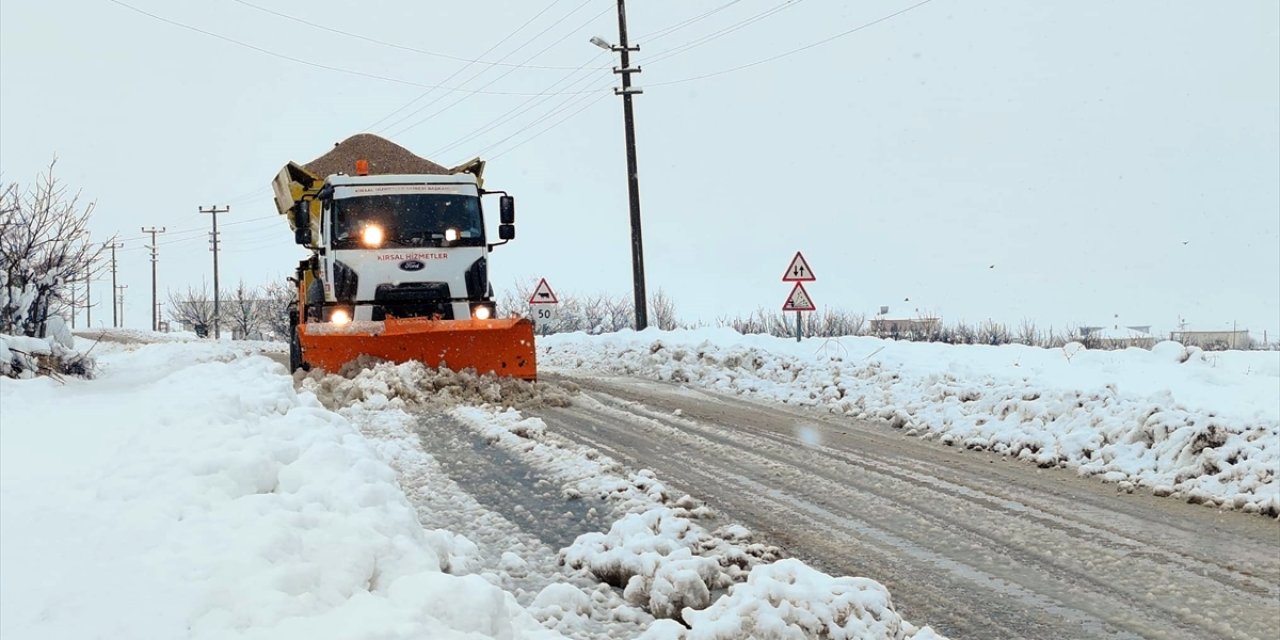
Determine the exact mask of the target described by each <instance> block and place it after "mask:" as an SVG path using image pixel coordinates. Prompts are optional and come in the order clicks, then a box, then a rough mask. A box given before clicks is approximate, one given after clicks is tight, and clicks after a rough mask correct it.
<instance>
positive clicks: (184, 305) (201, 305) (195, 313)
mask: <svg viewBox="0 0 1280 640" xmlns="http://www.w3.org/2000/svg"><path fill="white" fill-rule="evenodd" d="M166 309H167V310H168V312H169V317H170V318H172V319H173V320H176V321H178V322H179V323H181V324H183V325H185V326H189V327H192V328H194V329H195V330H196V331H197V332H200V331H201V329H200V327H204V329H203V331H205V332H206V333H208V332H210V331H211V330H212V329H213V296H212V295H211V294H210V293H209V285H208V283H203V282H202V283H201V284H200V288H199V289H197V288H195V287H187V290H186V291H173V290H170V291H169V304H168V305H166Z"/></svg>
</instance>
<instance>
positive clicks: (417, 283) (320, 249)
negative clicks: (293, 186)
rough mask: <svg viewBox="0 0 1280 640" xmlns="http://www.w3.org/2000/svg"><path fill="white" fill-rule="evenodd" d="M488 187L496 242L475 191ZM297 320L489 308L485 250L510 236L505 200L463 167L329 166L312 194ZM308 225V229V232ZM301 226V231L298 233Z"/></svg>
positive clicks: (467, 315)
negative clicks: (307, 264)
mask: <svg viewBox="0 0 1280 640" xmlns="http://www.w3.org/2000/svg"><path fill="white" fill-rule="evenodd" d="M488 193H498V194H500V195H501V198H500V200H499V203H500V207H499V208H500V211H501V220H502V224H501V225H500V226H499V236H500V238H501V241H500V242H497V243H490V242H489V241H488V238H487V236H486V232H485V221H484V211H483V207H482V204H481V196H482V195H486V194H488ZM317 200H318V201H319V209H320V210H319V216H318V218H319V219H318V220H317V221H316V222H318V224H317V225H314V226H313V225H304V226H300V227H299V231H300V233H299V236H300V237H299V238H298V239H299V241H300V243H302V244H307V245H309V246H312V247H314V248H315V252H316V255H315V257H316V260H317V261H318V264H316V265H315V267H316V268H315V271H316V272H317V274H318V275H319V276H320V277H319V278H316V279H314V280H312V281H311V283H310V286H309V288H308V291H307V296H306V309H307V320H310V321H319V322H332V323H336V324H344V323H346V322H350V321H353V320H354V321H379V320H385V319H387V318H390V317H395V318H419V317H429V318H435V319H440V320H467V319H471V318H475V319H479V320H487V319H489V318H492V317H494V314H495V309H494V303H493V289H492V287H491V286H490V284H489V272H488V259H487V256H488V253H489V251H491V250H492V248H493V247H494V246H497V245H499V244H504V243H505V242H506V241H508V240H510V239H511V238H513V237H515V227H514V219H515V203H514V200H513V199H512V198H511V196H509V195H506V194H505V193H502V192H485V191H483V190H482V189H481V188H480V186H479V184H478V181H477V179H476V176H475V175H473V174H470V173H454V174H446V175H432V174H390V175H354V176H352V175H341V174H338V175H331V176H328V177H327V178H325V182H324V186H323V187H322V188H321V189H320V190H319V192H318V194H317ZM312 228H316V230H317V234H316V237H302V236H304V235H306V236H309V235H310V230H311V229H312ZM304 230H305V232H304ZM304 240H305V241H306V242H303V241H304Z"/></svg>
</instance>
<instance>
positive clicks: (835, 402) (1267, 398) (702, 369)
mask: <svg viewBox="0 0 1280 640" xmlns="http://www.w3.org/2000/svg"><path fill="white" fill-rule="evenodd" d="M538 346H539V353H538V359H539V366H540V367H541V368H542V369H543V370H548V371H555V370H562V371H566V372H574V371H582V370H586V371H597V372H608V373H620V374H627V375H640V376H645V377H650V378H654V379H659V380H668V381H673V382H678V383H686V384H694V385H699V386H702V387H705V388H710V389H715V390H719V391H723V392H728V393H734V394H745V395H750V396H754V397H758V398H763V399H770V400H776V401H781V402H785V403H793V404H800V405H808V406H816V407H822V408H826V409H829V410H831V411H834V412H838V413H844V414H848V415H851V416H855V417H859V418H867V419H882V420H885V421H888V422H889V423H890V424H892V425H893V426H895V427H900V428H903V429H906V430H908V432H912V433H919V434H922V435H924V436H925V437H930V438H936V439H939V440H941V441H942V442H945V443H947V444H955V445H960V446H964V447H969V448H974V449H989V450H992V451H996V452H998V453H1002V454H1006V455H1009V456H1014V457H1016V458H1019V459H1023V460H1027V461H1030V462H1034V463H1036V464H1039V465H1042V466H1053V465H1061V466H1066V467H1070V468H1073V469H1075V470H1076V471H1078V472H1079V473H1080V474H1082V475H1087V476H1099V477H1101V478H1102V479H1104V480H1106V481H1109V482H1117V483H1120V486H1121V488H1123V489H1126V490H1132V489H1133V487H1134V486H1144V487H1148V488H1150V489H1151V490H1152V491H1153V492H1155V493H1156V494H1159V495H1168V494H1172V495H1177V496H1179V497H1183V498H1185V499H1187V500H1190V501H1193V502H1201V503H1205V504H1210V505H1220V506H1222V507H1224V508H1235V509H1241V510H1244V511H1248V512H1254V513H1266V514H1270V515H1273V516H1274V515H1280V482H1278V481H1277V477H1276V476H1277V473H1280V352H1217V353H1209V352H1204V351H1201V350H1199V349H1197V348H1194V347H1192V348H1184V347H1183V346H1182V345H1179V344H1177V343H1173V342H1162V343H1159V344H1157V345H1156V346H1155V348H1154V349H1152V350H1150V351H1147V350H1143V349H1126V350H1123V351H1091V350H1087V349H1084V348H1083V347H1082V346H1081V345H1079V344H1078V343H1072V344H1069V345H1067V346H1066V347H1065V348H1061V349H1040V348H1035V347H1024V346H1020V345H1005V346H999V347H989V346H953V345H943V344H931V343H917V342H896V341H892V340H882V339H878V338H867V337H850V338H840V339H823V338H812V339H806V340H804V341H803V342H800V343H797V342H795V340H794V339H791V340H788V339H782V338H773V337H769V336H743V335H739V334H738V333H736V332H733V331H731V330H727V329H699V330H687V331H671V332H659V331H654V330H650V331H645V332H642V333H636V332H630V331H628V332H622V333H618V334H609V335H602V336H588V335H585V334H581V333H576V334H567V335H566V334H561V335H554V336H548V337H545V338H539V345H538ZM817 435H819V436H820V434H817Z"/></svg>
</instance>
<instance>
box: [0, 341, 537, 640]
mask: <svg viewBox="0 0 1280 640" xmlns="http://www.w3.org/2000/svg"><path fill="white" fill-rule="evenodd" d="M95 354H96V355H97V356H98V358H99V363H100V366H101V371H100V377H99V379H97V380H92V381H86V380H79V379H68V380H67V381H66V382H65V384H59V383H58V382H56V381H54V380H51V379H49V378H38V379H32V380H11V379H0V407H3V409H2V411H3V419H0V505H2V506H3V517H0V566H3V568H4V571H3V573H2V574H0V610H3V611H4V614H3V616H0V636H3V637H6V638H88V637H119V638H143V637H148V638H149V637H164V638H178V637H191V638H239V637H243V638H374V637H376V638H423V637H432V638H481V637H500V638H540V637H554V636H556V635H558V634H554V633H553V632H550V631H547V630H545V629H543V627H542V626H541V625H539V624H538V622H537V621H536V620H535V619H534V618H533V617H532V616H531V615H530V614H529V613H528V612H527V611H525V610H524V609H523V608H522V607H520V606H519V605H518V604H517V603H516V601H515V599H514V597H513V596H512V595H511V594H509V593H506V592H503V591H502V590H500V589H498V588H497V587H494V586H493V585H492V584H490V583H489V582H488V581H486V580H484V579H483V578H482V577H480V576H476V575H450V574H448V573H445V572H444V571H442V566H450V565H454V564H459V563H462V564H465V559H466V557H467V555H468V553H470V550H471V547H470V546H469V545H468V544H467V543H466V542H465V541H461V540H459V539H457V538H456V537H452V536H449V535H448V534H447V533H442V532H427V531H424V529H423V528H422V526H421V525H420V524H419V523H418V521H417V517H416V514H415V511H414V507H413V505H412V504H411V503H410V501H409V500H408V499H407V498H406V496H405V494H404V492H403V491H402V490H401V488H400V486H399V484H398V482H397V478H396V474H395V472H394V471H393V470H392V468H391V467H390V466H388V464H387V463H386V462H385V461H384V459H383V458H382V457H381V456H380V455H379V453H378V452H377V451H376V450H375V449H374V448H373V447H372V446H371V445H370V442H369V441H368V440H367V439H365V438H364V437H362V436H361V435H360V433H359V432H358V431H357V430H356V429H355V428H354V427H353V426H352V425H351V423H350V422H349V421H348V420H346V419H344V418H343V417H341V416H339V415H337V414H334V413H332V412H329V411H327V410H325V409H324V408H323V407H322V406H320V404H319V403H318V402H317V401H316V399H315V398H314V396H312V395H311V394H308V393H303V394H299V393H297V392H295V390H294V386H293V380H292V379H291V378H290V377H289V376H288V375H287V374H286V372H285V371H284V368H283V367H281V366H280V365H279V364H276V363H275V362H273V361H271V360H269V359H267V358H265V357H262V356H258V355H246V354H245V352H244V349H243V346H240V345H237V346H231V345H230V344H228V343H225V342H224V343H213V342H202V343H190V344H182V343H162V344H152V345H148V346H145V347H142V348H137V349H130V350H125V349H121V348H118V347H113V346H110V345H103V346H100V347H99V349H98V351H97V352H95ZM460 559H461V560H460Z"/></svg>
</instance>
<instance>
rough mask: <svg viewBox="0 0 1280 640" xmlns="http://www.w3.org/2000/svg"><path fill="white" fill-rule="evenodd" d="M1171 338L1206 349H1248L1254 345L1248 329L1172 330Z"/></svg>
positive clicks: (1189, 345) (1185, 344)
mask: <svg viewBox="0 0 1280 640" xmlns="http://www.w3.org/2000/svg"><path fill="white" fill-rule="evenodd" d="M1169 339H1170V340H1173V341H1174V342H1180V343H1182V344H1183V345H1184V346H1188V347H1193V346H1194V347H1200V348H1201V349H1204V350H1205V351H1225V350H1227V349H1248V348H1250V347H1251V346H1252V345H1253V340H1252V339H1251V338H1249V330H1248V329H1238V330H1235V331H1171V332H1169Z"/></svg>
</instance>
